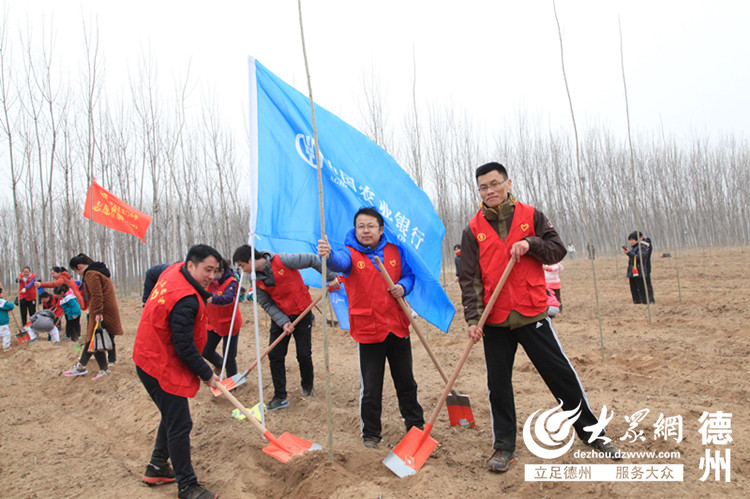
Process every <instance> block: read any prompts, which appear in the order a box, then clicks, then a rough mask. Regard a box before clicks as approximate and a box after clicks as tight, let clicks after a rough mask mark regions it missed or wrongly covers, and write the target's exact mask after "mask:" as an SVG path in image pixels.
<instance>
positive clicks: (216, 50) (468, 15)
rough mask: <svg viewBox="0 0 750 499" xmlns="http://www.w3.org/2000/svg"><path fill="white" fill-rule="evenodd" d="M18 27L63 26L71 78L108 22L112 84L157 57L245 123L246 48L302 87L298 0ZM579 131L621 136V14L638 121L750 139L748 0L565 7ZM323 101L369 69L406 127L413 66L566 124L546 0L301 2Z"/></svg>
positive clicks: (510, 115) (480, 103)
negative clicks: (88, 41) (93, 28)
mask: <svg viewBox="0 0 750 499" xmlns="http://www.w3.org/2000/svg"><path fill="white" fill-rule="evenodd" d="M5 7H6V9H7V17H8V21H9V22H8V28H10V30H9V36H11V37H16V38H17V35H16V33H17V31H14V30H16V29H18V26H23V28H22V29H24V30H25V29H26V28H25V26H27V25H28V26H30V29H31V31H32V33H34V34H38V35H40V36H41V34H42V33H43V32H44V29H43V25H44V24H43V23H44V22H46V23H49V22H52V24H53V26H54V32H55V34H56V43H55V50H56V54H55V55H56V58H57V60H60V61H64V62H63V66H64V67H65V68H67V70H68V71H70V74H76V72H77V71H78V70H79V66H78V64H79V61H78V60H77V58H78V57H80V56H82V54H83V48H82V47H83V44H82V31H83V30H82V27H81V26H82V20H83V19H85V20H86V22H88V23H90V24H96V25H98V27H99V35H100V49H101V52H102V55H103V59H104V61H105V65H106V84H107V86H108V87H110V88H112V87H113V86H114V85H116V84H117V83H118V82H122V83H123V84H125V83H126V80H127V74H128V72H129V71H130V72H131V73H132V72H133V70H134V68H135V67H136V66H137V64H138V60H139V58H141V57H142V54H144V53H148V52H150V53H151V54H152V56H153V57H154V58H155V61H156V62H157V66H158V71H159V78H160V79H161V81H163V82H164V83H165V85H166V87H167V89H166V91H168V92H171V88H172V86H173V85H174V82H175V81H180V80H181V79H184V75H185V73H186V69H187V67H188V63H190V67H191V76H192V78H193V81H195V82H196V87H195V88H197V89H199V90H196V91H198V92H206V91H208V90H206V89H211V91H214V92H216V95H217V96H219V99H220V103H221V106H222V114H223V115H224V114H226V116H227V117H228V119H231V120H232V121H233V122H234V121H235V120H236V122H238V123H241V120H242V119H243V117H244V116H245V115H246V107H247V56H248V55H252V56H254V57H256V58H257V59H258V60H259V61H260V62H261V63H263V64H264V65H265V66H266V67H268V68H269V69H270V70H271V71H273V72H274V73H276V74H277V75H278V76H279V77H281V78H283V79H285V80H286V81H287V82H289V83H290V84H292V85H294V86H295V87H297V88H298V89H299V90H301V91H303V92H304V93H307V82H306V77H305V68H304V61H303V57H302V49H301V42H300V32H299V19H298V10H297V2H296V0H294V1H293V0H274V1H251V0H247V1H234V0H221V1H216V2H206V1H200V2H199V1H193V0H179V1H177V0H128V1H124V2H123V1H110V0H88V1H85V0H83V1H82V0H5ZM557 10H558V14H559V16H560V23H561V26H562V32H563V41H564V48H565V57H566V70H567V74H568V81H569V84H570V86H571V93H572V98H573V106H574V109H575V112H576V118H577V120H578V122H579V126H581V127H583V126H586V125H587V124H592V123H593V124H601V125H603V126H606V127H607V128H609V129H611V130H613V131H614V132H616V133H619V132H621V131H622V132H623V133H624V130H625V126H626V122H625V104H624V98H623V85H622V74H621V69H620V45H619V44H620V42H619V35H618V17H619V19H620V22H621V23H622V32H623V39H624V56H625V71H626V77H627V84H628V92H629V100H630V116H631V124H632V126H633V127H634V128H635V129H641V130H658V129H660V128H661V127H663V128H664V130H665V131H666V132H667V133H668V134H673V135H676V136H690V134H693V133H694V134H698V135H701V136H706V135H708V136H717V135H720V134H723V133H734V134H736V135H741V136H745V137H747V136H750V29H749V25H750V1H742V0H736V1H730V0H714V1H695V0H694V1H685V0H682V1H658V0H651V1H634V0H627V1H606V0H598V1H593V0H592V1H581V0H558V2H557ZM303 20H304V23H305V36H306V42H307V51H308V56H309V62H310V65H311V71H312V83H313V92H314V96H315V100H316V101H317V102H318V103H319V104H320V105H322V106H324V107H326V108H327V109H329V110H330V111H332V112H334V113H337V114H339V116H341V117H342V118H344V119H345V120H347V121H349V122H350V123H356V122H357V120H358V119H359V117H360V112H361V109H362V106H363V103H364V98H363V96H362V93H363V88H364V87H363V83H362V81H363V78H364V75H365V74H367V73H373V74H374V77H375V79H376V81H377V82H378V86H379V88H380V91H381V92H382V94H383V96H384V97H385V99H386V100H387V102H388V103H389V105H390V106H391V107H390V109H391V111H392V113H393V114H392V116H391V118H390V121H389V124H390V125H391V126H393V127H394V128H398V127H400V126H401V123H402V117H403V114H404V112H405V107H406V106H408V105H409V102H410V98H411V91H412V77H413V74H414V71H415V70H416V87H417V99H418V101H419V102H420V104H422V105H430V106H436V107H437V108H438V109H445V108H447V107H449V106H452V107H453V109H454V111H456V112H457V113H459V114H464V115H465V116H467V117H469V119H472V120H475V121H476V122H478V123H482V124H484V125H485V126H486V127H487V129H488V130H489V131H490V132H491V131H493V130H500V129H502V128H503V127H507V126H508V125H509V123H511V122H512V121H513V119H514V118H515V117H516V116H517V115H518V114H519V112H524V113H527V114H528V115H529V116H530V117H537V118H539V119H542V120H543V121H544V122H545V123H550V124H551V125H552V126H553V127H555V128H559V127H569V126H570V114H569V109H568V101H567V97H566V95H565V87H564V83H563V80H562V73H561V65H560V48H559V42H558V37H557V36H558V35H557V28H556V25H555V18H554V13H553V8H552V1H551V0H544V1H537V0H526V1H504V0H483V1H478V0H477V1H471V0H463V1H460V2H458V1H455V0H453V1H440V0H431V1H422V0H419V1H408V0H398V1H396V0H378V1H358V0H337V1H334V0H319V1H311V0H307V1H303Z"/></svg>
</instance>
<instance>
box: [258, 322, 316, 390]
mask: <svg viewBox="0 0 750 499" xmlns="http://www.w3.org/2000/svg"><path fill="white" fill-rule="evenodd" d="M297 317H298V316H296V315H290V316H289V319H290V320H291V321H292V322H294V320H295V319H296V318H297ZM313 318H314V317H313V314H312V313H311V312H308V313H307V315H305V317H303V318H302V320H301V321H299V324H297V327H295V328H294V331H293V332H292V334H291V335H288V336H285V337H284V339H283V340H281V341H280V342H279V344H278V345H276V346H275V347H274V349H273V350H271V351H270V352H269V353H268V363H269V366H270V368H271V378H272V379H273V397H274V398H278V399H282V400H283V399H285V398H286V361H285V359H286V352H287V350H288V349H289V340H290V337H291V336H294V345H295V347H296V349H297V363H298V364H299V374H300V378H301V384H302V388H304V389H307V390H310V389H312V388H313V382H314V378H315V374H314V370H313V361H312V323H313ZM283 332H284V330H283V329H281V326H279V325H278V324H276V323H275V322H273V321H271V335H270V338H269V339H268V344H269V345H270V344H271V343H273V342H274V341H276V338H278V337H279V336H281V334H282V333H283Z"/></svg>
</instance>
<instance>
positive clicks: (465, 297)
mask: <svg viewBox="0 0 750 499" xmlns="http://www.w3.org/2000/svg"><path fill="white" fill-rule="evenodd" d="M514 208H515V199H514V198H513V196H512V195H510V194H509V195H508V199H507V200H506V201H504V202H503V203H502V204H501V205H500V206H498V209H497V210H493V209H491V208H486V207H485V206H484V204H482V209H483V213H484V217H485V218H486V219H487V221H488V222H489V224H490V225H491V226H492V228H493V229H495V232H497V234H498V235H499V236H500V237H501V238H502V239H503V240H505V238H506V237H507V236H508V231H509V230H510V226H511V223H512V221H513V213H514ZM534 233H535V234H536V235H535V236H533V237H526V238H524V240H526V241H527V242H528V243H529V251H528V253H526V254H527V255H528V256H530V257H532V258H534V259H536V260H538V261H539V262H540V264H550V265H551V264H553V263H557V262H559V261H561V260H562V259H563V258H565V255H566V254H567V250H566V249H565V245H564V244H563V242H562V241H561V240H560V236H558V234H557V231H556V230H555V229H554V227H553V226H552V223H550V221H549V220H548V219H547V217H546V216H545V215H544V213H542V212H541V211H539V210H537V209H534ZM458 282H459V285H460V286H461V296H462V301H463V305H464V318H465V319H466V322H467V323H469V324H477V323H478V322H479V318H480V317H481V315H482V312H483V311H484V302H483V301H482V293H483V290H484V286H483V284H482V271H481V269H480V268H479V243H478V242H477V239H476V237H475V236H474V233H473V232H472V231H471V227H470V226H469V225H468V224H467V225H466V228H465V229H464V232H463V236H462V238H461V261H460V268H459V273H458ZM535 320H536V317H533V318H524V317H523V316H520V314H518V313H517V312H516V311H512V312H511V314H510V316H509V318H508V320H507V321H506V322H508V321H510V323H509V324H507V326H509V327H511V328H515V327H519V326H522V325H525V324H529V323H531V322H534V321H535ZM502 325H503V326H506V324H505V323H503V324H502Z"/></svg>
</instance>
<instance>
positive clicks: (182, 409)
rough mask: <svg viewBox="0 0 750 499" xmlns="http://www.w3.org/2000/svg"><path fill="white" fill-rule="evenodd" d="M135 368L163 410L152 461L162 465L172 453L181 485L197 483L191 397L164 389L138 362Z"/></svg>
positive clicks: (157, 404) (179, 484) (159, 407)
mask: <svg viewBox="0 0 750 499" xmlns="http://www.w3.org/2000/svg"><path fill="white" fill-rule="evenodd" d="M135 370H136V372H137V373H138V377H139V378H140V379H141V383H143V386H144V388H146V391H147V392H148V394H149V396H150V397H151V400H153V401H154V403H155V404H156V407H157V408H158V409H159V412H160V413H161V421H159V428H158V429H157V430H156V441H155V442H154V450H153V452H152V453H151V464H155V465H156V466H159V467H161V466H162V465H164V464H165V463H166V462H167V459H169V458H170V457H171V458H172V468H174V473H175V476H176V477H177V484H178V486H179V487H180V488H182V487H186V486H188V485H192V484H194V483H197V482H198V478H197V477H196V476H195V470H193V463H192V459H191V457H190V432H191V431H192V429H193V420H192V419H191V417H190V404H189V403H188V399H187V398H186V397H180V396H179V395H172V394H171V393H167V392H165V391H164V390H162V389H161V387H160V386H159V382H158V381H157V380H156V378H154V377H153V376H151V375H149V374H148V373H146V372H145V371H144V370H143V369H141V368H140V367H138V366H136V367H135Z"/></svg>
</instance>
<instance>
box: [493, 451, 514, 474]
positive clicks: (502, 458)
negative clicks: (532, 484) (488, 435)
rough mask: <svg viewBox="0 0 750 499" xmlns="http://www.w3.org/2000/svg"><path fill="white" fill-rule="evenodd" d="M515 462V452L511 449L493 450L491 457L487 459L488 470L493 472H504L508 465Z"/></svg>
mask: <svg viewBox="0 0 750 499" xmlns="http://www.w3.org/2000/svg"><path fill="white" fill-rule="evenodd" d="M515 462H516V453H515V452H514V451H512V450H500V449H497V450H495V453H494V454H492V457H491V458H490V460H489V461H487V466H488V467H489V470H490V471H492V472H493V473H504V472H506V471H508V468H510V465H511V464H513V463H515Z"/></svg>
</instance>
